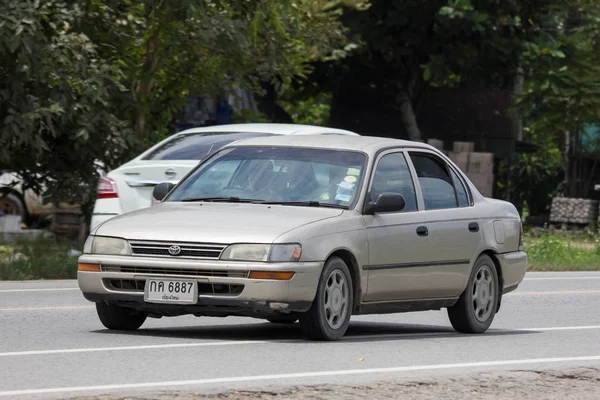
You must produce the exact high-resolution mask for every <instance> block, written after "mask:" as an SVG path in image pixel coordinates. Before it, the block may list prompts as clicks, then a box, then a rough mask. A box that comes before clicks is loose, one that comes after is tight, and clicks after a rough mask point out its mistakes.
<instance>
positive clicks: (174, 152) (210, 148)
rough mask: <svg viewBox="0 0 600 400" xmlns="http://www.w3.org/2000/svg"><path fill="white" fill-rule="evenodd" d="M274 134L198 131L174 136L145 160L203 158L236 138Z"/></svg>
mask: <svg viewBox="0 0 600 400" xmlns="http://www.w3.org/2000/svg"><path fill="white" fill-rule="evenodd" d="M259 136H273V134H271V133H262V132H197V133H188V134H183V135H179V136H174V137H173V138H171V140H168V141H167V142H165V143H164V144H163V145H162V146H160V147H158V148H156V149H154V150H153V151H152V152H150V153H148V154H147V155H146V156H144V157H143V158H142V159H143V160H202V159H204V158H206V157H207V156H209V155H210V154H213V153H214V152H215V151H217V150H218V149H220V148H221V147H223V146H225V145H227V144H229V143H232V142H235V141H236V140H242V139H248V138H253V137H259Z"/></svg>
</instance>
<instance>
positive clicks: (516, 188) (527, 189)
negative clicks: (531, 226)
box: [499, 143, 564, 216]
mask: <svg viewBox="0 0 600 400" xmlns="http://www.w3.org/2000/svg"><path fill="white" fill-rule="evenodd" d="M508 170H510V177H511V179H510V183H509V184H508V185H504V184H500V188H501V189H503V190H504V191H510V193H511V201H512V202H513V203H515V204H517V205H521V206H524V207H527V209H528V211H529V214H530V215H534V216H538V215H542V214H549V212H550V210H549V207H550V204H551V203H552V198H553V197H555V196H556V195H557V194H559V193H560V192H561V190H562V186H561V183H562V177H563V175H564V164H563V159H562V154H561V152H560V150H559V149H558V147H557V146H556V145H555V144H553V143H547V144H543V145H541V147H540V148H539V150H538V151H536V152H535V153H531V154H517V155H516V156H515V158H514V159H512V160H509V161H502V162H501V164H500V171H499V175H500V176H503V177H504V176H507V174H508Z"/></svg>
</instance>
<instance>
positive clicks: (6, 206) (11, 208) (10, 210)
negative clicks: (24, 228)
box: [0, 199, 19, 215]
mask: <svg viewBox="0 0 600 400" xmlns="http://www.w3.org/2000/svg"><path fill="white" fill-rule="evenodd" d="M0 211H2V212H3V213H4V214H6V215H18V214H19V212H18V210H17V205H16V204H15V203H13V202H12V201H10V200H8V199H0Z"/></svg>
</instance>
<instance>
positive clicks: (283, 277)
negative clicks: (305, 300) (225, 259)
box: [248, 271, 295, 281]
mask: <svg viewBox="0 0 600 400" xmlns="http://www.w3.org/2000/svg"><path fill="white" fill-rule="evenodd" d="M294 274H295V272H277V271H274V272H271V271H251V272H250V275H249V276H248V278H250V279H271V280H276V281H289V280H290V279H292V277H293V276H294Z"/></svg>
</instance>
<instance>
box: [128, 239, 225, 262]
mask: <svg viewBox="0 0 600 400" xmlns="http://www.w3.org/2000/svg"><path fill="white" fill-rule="evenodd" d="M129 244H130V246H131V252H132V254H134V255H139V256H153V257H187V258H204V259H211V260H216V259H218V258H219V257H221V253H222V252H223V250H225V247H227V246H226V245H221V244H210V243H171V242H138V241H132V242H129ZM173 248H175V250H176V252H173V251H171V250H172V249H173Z"/></svg>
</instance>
